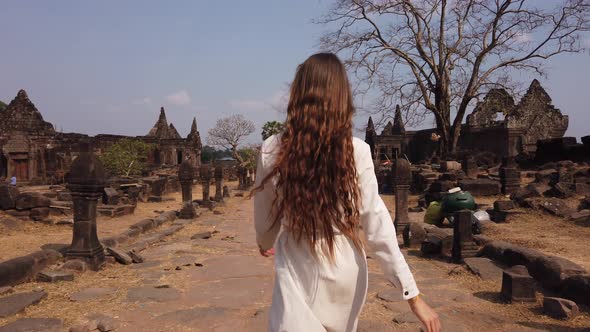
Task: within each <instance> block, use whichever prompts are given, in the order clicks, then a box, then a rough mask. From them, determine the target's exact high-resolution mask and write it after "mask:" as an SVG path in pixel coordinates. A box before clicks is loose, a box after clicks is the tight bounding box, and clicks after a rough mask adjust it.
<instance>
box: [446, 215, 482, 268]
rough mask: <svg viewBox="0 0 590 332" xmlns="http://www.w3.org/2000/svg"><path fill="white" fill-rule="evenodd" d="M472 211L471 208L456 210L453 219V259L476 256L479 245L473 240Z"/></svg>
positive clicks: (456, 260)
mask: <svg viewBox="0 0 590 332" xmlns="http://www.w3.org/2000/svg"><path fill="white" fill-rule="evenodd" d="M472 218H473V216H472V213H471V211H469V210H461V211H457V212H455V217H454V220H453V251H452V252H453V261H455V262H462V261H463V259H464V258H468V257H475V255H476V254H477V250H478V247H477V245H476V244H475V242H474V241H473V224H472Z"/></svg>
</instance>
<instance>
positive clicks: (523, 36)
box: [514, 32, 535, 43]
mask: <svg viewBox="0 0 590 332" xmlns="http://www.w3.org/2000/svg"><path fill="white" fill-rule="evenodd" d="M514 40H516V41H517V42H519V43H530V42H532V41H533V40H535V39H534V38H533V35H532V34H530V33H525V32H521V33H519V34H517V35H516V36H514Z"/></svg>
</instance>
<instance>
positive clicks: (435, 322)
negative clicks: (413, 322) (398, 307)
mask: <svg viewBox="0 0 590 332" xmlns="http://www.w3.org/2000/svg"><path fill="white" fill-rule="evenodd" d="M408 304H409V305H410V308H411V309H412V312H414V315H416V317H418V319H419V320H420V321H421V322H422V324H424V327H426V331H427V332H440V331H441V325H440V320H439V319H438V314H437V313H436V312H435V311H434V310H432V308H430V306H429V305H428V304H426V302H424V300H422V299H421V298H420V297H419V296H416V297H415V298H412V299H410V300H409V301H408Z"/></svg>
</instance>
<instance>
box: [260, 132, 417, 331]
mask: <svg viewBox="0 0 590 332" xmlns="http://www.w3.org/2000/svg"><path fill="white" fill-rule="evenodd" d="M279 145H280V141H279V137H277V136H272V137H270V138H268V139H267V140H265V141H264V143H263V144H262V151H261V155H260V158H259V160H258V168H257V172H256V184H255V185H256V186H258V185H259V184H260V181H262V179H264V177H265V176H266V175H267V174H268V172H270V170H271V168H272V166H273V164H274V159H275V157H276V153H277V152H278V149H279V148H280V147H279ZM353 146H354V159H355V162H356V168H357V174H358V177H359V178H358V183H359V187H360V193H361V200H362V202H361V203H362V205H361V209H360V218H361V224H362V227H363V230H364V233H365V234H366V237H367V243H368V244H369V246H370V247H371V248H372V249H373V250H374V252H375V256H376V258H377V260H378V261H379V263H380V264H381V269H382V270H383V273H384V274H385V275H386V276H387V278H388V279H389V280H390V281H391V282H392V283H393V284H394V285H395V286H396V287H397V288H398V289H400V292H402V297H403V298H404V299H406V300H407V299H410V298H413V297H415V296H417V295H418V294H419V291H418V287H417V286H416V282H415V281H414V277H413V276H412V273H411V272H410V269H409V267H408V264H407V263H406V260H405V259H404V257H403V255H402V253H401V251H400V249H399V246H398V243H397V237H396V234H395V228H394V226H393V221H392V219H391V215H390V214H389V211H388V210H387V207H386V206H385V204H384V203H383V200H382V199H381V197H380V196H379V194H378V191H377V179H376V177H375V171H374V167H373V161H372V158H371V152H370V149H369V146H368V145H367V144H366V143H365V142H363V141H362V140H360V139H358V138H356V137H355V138H354V139H353ZM273 185H274V182H273V183H270V182H269V183H267V184H266V185H265V188H264V190H262V191H261V192H258V193H257V194H256V195H255V196H254V223H255V227H256V235H257V242H258V245H259V246H260V247H262V248H263V249H269V248H271V247H274V248H275V272H276V274H275V285H274V290H273V296H272V305H271V308H270V312H269V316H270V322H269V328H270V331H272V332H278V331H288V332H299V331H305V332H316V331H317V332H320V331H326V332H332V331H334V332H336V331H338V332H341V331H342V332H344V331H346V332H348V331H356V327H357V322H358V316H359V314H360V312H361V309H362V307H363V304H364V302H365V297H366V295H367V279H368V273H367V261H366V256H365V253H364V252H360V251H359V250H357V249H356V248H355V247H354V245H353V244H352V241H350V240H349V239H348V238H347V237H346V236H344V235H342V234H338V235H336V236H335V253H334V254H335V264H332V263H331V262H329V261H328V260H327V258H326V257H322V256H321V254H320V255H318V256H319V258H315V257H314V255H312V253H311V252H310V248H309V246H308V244H307V243H306V242H305V241H301V244H298V243H297V242H296V240H295V239H294V237H293V235H292V234H291V232H290V231H289V230H287V229H285V228H284V227H281V225H277V226H275V227H273V228H271V225H272V218H271V209H272V203H273V199H274V197H275V188H274V187H273ZM320 245H321V244H318V245H317V246H318V247H319V246H320Z"/></svg>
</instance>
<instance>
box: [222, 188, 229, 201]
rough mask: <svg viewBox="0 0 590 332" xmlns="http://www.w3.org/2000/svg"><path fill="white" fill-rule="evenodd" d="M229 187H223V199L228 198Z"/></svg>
mask: <svg viewBox="0 0 590 332" xmlns="http://www.w3.org/2000/svg"><path fill="white" fill-rule="evenodd" d="M229 197H230V195H229V187H228V186H223V198H229Z"/></svg>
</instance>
